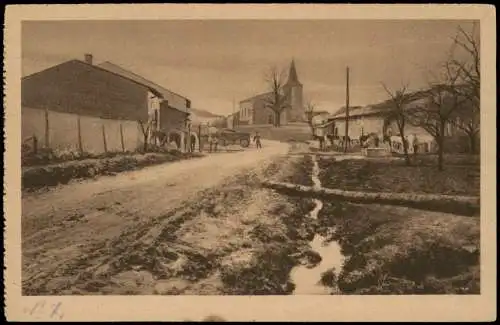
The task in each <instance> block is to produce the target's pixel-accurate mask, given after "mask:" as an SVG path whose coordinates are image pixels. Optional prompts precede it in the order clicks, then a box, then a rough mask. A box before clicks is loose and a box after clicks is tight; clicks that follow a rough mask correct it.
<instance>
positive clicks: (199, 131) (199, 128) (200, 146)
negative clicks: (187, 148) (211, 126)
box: [198, 123, 202, 152]
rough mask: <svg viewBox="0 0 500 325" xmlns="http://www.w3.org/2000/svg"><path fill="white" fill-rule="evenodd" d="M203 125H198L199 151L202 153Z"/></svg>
mask: <svg viewBox="0 0 500 325" xmlns="http://www.w3.org/2000/svg"><path fill="white" fill-rule="evenodd" d="M201 148H202V145H201V123H200V125H198V151H199V152H201Z"/></svg>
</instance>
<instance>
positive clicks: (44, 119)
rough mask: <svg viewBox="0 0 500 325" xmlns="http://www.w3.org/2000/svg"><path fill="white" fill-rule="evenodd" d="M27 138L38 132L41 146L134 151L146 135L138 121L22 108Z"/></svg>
mask: <svg viewBox="0 0 500 325" xmlns="http://www.w3.org/2000/svg"><path fill="white" fill-rule="evenodd" d="M21 115H22V118H21V120H22V126H21V133H22V137H23V139H27V138H29V137H32V136H35V137H36V138H37V139H38V144H39V146H40V147H49V148H52V149H54V150H61V151H64V150H71V151H76V150H79V146H80V145H79V143H81V147H82V148H81V149H82V151H84V152H89V153H96V154H97V153H102V152H105V151H108V152H112V151H134V150H136V149H137V148H138V147H139V146H140V145H141V143H142V140H143V135H142V132H141V130H140V128H139V125H138V123H137V122H136V121H129V120H110V119H101V118H97V117H91V116H82V115H77V114H68V113H60V112H54V111H50V110H48V111H45V110H42V109H36V108H27V107H23V108H22V114H21Z"/></svg>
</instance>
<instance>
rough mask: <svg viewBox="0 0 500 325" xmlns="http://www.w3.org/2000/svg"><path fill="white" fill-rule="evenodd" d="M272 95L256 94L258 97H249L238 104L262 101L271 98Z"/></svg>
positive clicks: (269, 93) (268, 93)
mask: <svg viewBox="0 0 500 325" xmlns="http://www.w3.org/2000/svg"><path fill="white" fill-rule="evenodd" d="M272 94H273V92H267V93H262V94H258V95H255V96H252V97H249V98H247V99H244V100H242V101H240V103H245V102H253V101H255V100H259V99H264V98H267V97H269V96H271V95H272Z"/></svg>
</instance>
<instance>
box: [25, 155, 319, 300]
mask: <svg viewBox="0 0 500 325" xmlns="http://www.w3.org/2000/svg"><path fill="white" fill-rule="evenodd" d="M307 159H310V158H303V157H300V156H280V157H279V158H274V159H272V160H266V161H265V162H264V163H263V164H261V165H260V166H259V167H257V168H253V167H252V168H250V169H245V170H244V172H242V173H236V174H234V175H232V176H230V177H226V178H225V179H224V181H223V182H221V183H219V184H217V185H216V186H213V187H209V188H206V189H205V190H202V191H200V192H198V194H196V195H195V196H193V197H192V198H190V199H189V200H186V201H184V203H182V204H179V205H178V206H177V207H176V208H175V209H170V210H169V211H168V212H167V213H164V214H162V215H161V216H159V217H156V218H152V219H144V220H141V219H140V218H136V219H134V220H136V221H135V222H134V224H133V226H131V227H127V228H125V230H124V231H121V232H120V233H119V234H118V235H117V236H114V237H112V238H110V239H109V240H106V241H97V240H96V242H95V243H94V244H87V245H86V246H85V250H84V251H85V254H82V255H81V256H78V255H75V253H68V254H66V255H64V256H66V257H65V258H66V259H65V260H61V258H59V259H57V260H56V257H49V256H46V254H45V253H47V252H45V253H44V252H42V251H41V250H40V249H39V248H34V249H31V250H24V254H23V255H24V256H23V265H24V268H23V272H24V275H25V276H23V294H25V295H75V294H76V295H92V294H96V295H98V294H104V295H119V294H128V295H131V294H132V295H134V294H135V295H144V294H169V295H172V294H174V295H176V294H197V295H214V294H236V295H259V294H260V295H269V294H290V293H292V291H293V288H294V285H293V284H292V283H290V280H289V273H290V270H291V268H292V267H293V266H294V265H297V264H298V263H307V262H308V261H309V260H311V256H314V254H313V253H311V252H310V251H309V246H308V241H309V240H311V239H312V236H314V229H313V228H312V227H311V225H310V224H308V223H307V222H306V221H305V215H306V214H307V213H308V212H309V210H310V209H311V208H312V202H311V201H310V200H307V199H301V198H293V197H286V196H283V195H280V194H277V193H274V192H273V191H271V190H267V189H262V188H261V187H260V186H259V183H260V182H261V181H262V180H264V179H272V180H285V179H291V178H293V179H294V181H297V182H307V178H308V177H309V175H307V174H303V173H302V171H303V170H304V166H305V165H306V164H307ZM299 171H300V172H299ZM296 175H303V176H300V177H297V176H296ZM117 198H118V197H117V196H116V195H115V200H116V199H117ZM93 202H95V201H93ZM103 208H104V207H103ZM104 209H106V208H104ZM129 213H130V211H129ZM76 217H78V216H76ZM103 217H104V216H103ZM77 219H79V220H76V221H75V222H83V221H85V220H83V219H85V218H83V217H82V215H80V217H78V218H77ZM47 222H48V221H47ZM68 222H69V221H68ZM124 222H125V221H124ZM25 225H26V226H28V225H30V227H29V228H25V235H26V236H27V237H26V238H25V240H24V244H27V243H30V241H29V239H30V238H33V240H34V239H35V238H39V236H36V231H37V230H36V229H38V228H39V227H40V223H34V222H31V223H29V224H28V223H25ZM62 227H64V224H61V225H60V228H58V229H59V230H60V231H64V229H63V228H62ZM66 227H70V226H68V225H66ZM95 231H97V232H98V231H99V230H98V229H96V230H95ZM103 231H104V229H103ZM28 235H30V236H28ZM58 235H59V236H63V233H62V232H61V233H59V234H57V233H52V234H51V236H58ZM88 236H92V233H89V234H88ZM96 239H97V237H96ZM74 241H75V240H74ZM74 241H73V245H68V247H67V248H68V249H69V250H70V249H72V248H74V245H80V246H83V245H84V243H81V244H78V243H77V242H74ZM31 243H32V244H35V242H33V241H31ZM53 244H54V243H53ZM53 244H52V245H53ZM45 245H51V244H50V242H48V243H47V244H45ZM54 249H55V247H54ZM61 250H64V248H61ZM59 254H60V255H63V254H62V252H59ZM68 255H71V256H68ZM49 259H51V260H53V261H54V262H55V263H50V262H49ZM43 261H47V263H45V264H44V262H43ZM313 262H314V261H313ZM316 262H317V261H316ZM44 265H46V266H45V267H44ZM55 265H57V268H55V267H54V266H55Z"/></svg>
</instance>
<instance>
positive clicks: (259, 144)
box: [253, 132, 262, 149]
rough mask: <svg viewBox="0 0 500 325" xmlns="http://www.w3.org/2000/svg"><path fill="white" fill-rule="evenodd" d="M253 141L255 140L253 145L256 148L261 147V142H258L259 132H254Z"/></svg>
mask: <svg viewBox="0 0 500 325" xmlns="http://www.w3.org/2000/svg"><path fill="white" fill-rule="evenodd" d="M253 141H254V142H255V146H256V147H257V149H261V148H262V144H261V143H260V134H259V132H255V136H254V137H253Z"/></svg>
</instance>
